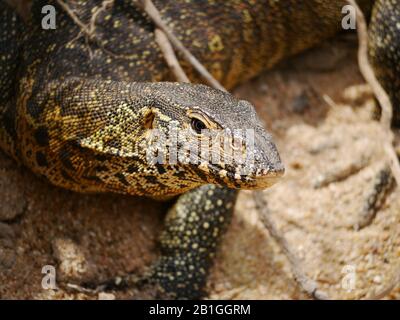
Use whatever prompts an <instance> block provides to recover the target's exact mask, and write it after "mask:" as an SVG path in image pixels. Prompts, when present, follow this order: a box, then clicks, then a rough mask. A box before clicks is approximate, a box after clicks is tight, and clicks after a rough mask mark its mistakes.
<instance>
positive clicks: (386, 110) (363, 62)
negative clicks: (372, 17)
mask: <svg viewBox="0 0 400 320" xmlns="http://www.w3.org/2000/svg"><path fill="white" fill-rule="evenodd" d="M347 2H348V3H349V4H350V5H351V6H353V7H354V8H355V10H356V15H357V34H358V41H359V49H358V64H359V68H360V72H361V74H362V75H363V77H364V79H365V81H366V82H367V83H368V84H369V85H370V86H371V88H372V91H373V92H374V94H375V96H376V98H377V99H378V101H379V104H380V106H381V108H382V116H381V124H382V129H383V131H384V133H385V135H386V139H384V145H383V148H384V151H385V152H386V155H387V158H388V160H389V166H390V169H391V171H392V174H393V176H394V178H395V180H396V183H397V185H398V186H400V163H399V159H398V157H397V154H396V151H395V149H394V146H393V141H394V135H393V132H392V131H391V123H392V117H393V107H392V104H391V102H390V98H389V96H388V94H387V93H386V91H385V90H384V89H383V87H382V86H381V84H380V83H379V81H378V79H377V78H376V76H375V73H374V70H373V68H372V67H371V65H370V63H369V61H368V29H367V23H366V21H365V17H364V15H363V13H362V11H361V9H360V8H359V6H358V5H357V3H356V1H355V0H347ZM399 283H400V273H399V274H397V275H396V276H395V277H394V278H393V279H392V281H391V284H390V285H388V287H387V288H386V289H384V290H382V292H380V293H378V295H376V296H375V298H376V299H381V298H383V297H384V296H386V295H388V294H389V293H390V292H391V291H392V290H393V289H394V288H395V287H396V286H397V285H398V284H399Z"/></svg>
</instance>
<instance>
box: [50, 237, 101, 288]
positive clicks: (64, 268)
mask: <svg viewBox="0 0 400 320" xmlns="http://www.w3.org/2000/svg"><path fill="white" fill-rule="evenodd" d="M52 246H53V252H54V257H55V258H56V259H57V261H58V262H59V266H58V271H59V274H58V276H60V278H61V280H64V281H72V282H85V281H90V280H91V279H92V278H93V276H94V273H95V268H94V265H93V264H92V263H90V262H89V261H88V260H87V258H86V256H85V254H84V252H83V249H82V248H81V247H80V246H79V245H78V244H76V243H75V242H73V241H72V240H71V239H67V238H57V239H55V240H54V241H53V243H52Z"/></svg>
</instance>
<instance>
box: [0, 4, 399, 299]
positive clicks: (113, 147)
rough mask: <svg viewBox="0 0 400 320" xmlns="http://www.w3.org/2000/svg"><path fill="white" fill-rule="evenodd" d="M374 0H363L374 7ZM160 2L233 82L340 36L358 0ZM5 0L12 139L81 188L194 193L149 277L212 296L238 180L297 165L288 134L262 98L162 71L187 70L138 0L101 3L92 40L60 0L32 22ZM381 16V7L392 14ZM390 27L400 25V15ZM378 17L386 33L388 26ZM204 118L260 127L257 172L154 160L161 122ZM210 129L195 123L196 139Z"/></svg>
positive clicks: (178, 290)
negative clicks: (149, 154) (162, 44)
mask: <svg viewBox="0 0 400 320" xmlns="http://www.w3.org/2000/svg"><path fill="white" fill-rule="evenodd" d="M372 2H373V1H362V4H363V7H364V8H365V9H366V11H368V10H369V8H370V6H371V4H372ZM377 2H378V4H377V7H378V9H375V11H374V12H375V15H376V12H378V13H379V12H382V10H383V9H382V8H386V7H387V6H388V3H390V4H389V5H396V4H398V0H392V1H389V0H387V1H384V0H382V1H377ZM67 3H68V5H69V7H70V8H71V9H72V10H73V12H75V14H76V15H77V16H78V17H79V19H80V20H81V21H82V22H83V23H85V24H89V23H90V19H91V17H92V16H93V12H94V10H95V8H94V7H95V5H96V6H97V8H99V7H100V6H101V1H94V0H91V1H68V2H67ZM154 3H155V5H156V7H157V8H159V10H160V12H161V15H162V17H163V19H164V20H165V21H166V22H167V23H168V25H169V26H170V28H171V29H172V30H173V31H174V33H175V34H176V35H177V36H178V38H180V39H181V40H182V41H183V43H184V44H185V46H186V47H187V48H188V49H189V50H190V51H191V52H192V53H193V54H194V55H195V56H196V57H198V58H199V60H200V61H202V63H203V64H204V65H205V67H206V68H207V69H208V70H210V71H211V73H212V74H213V75H214V77H216V78H217V79H218V80H219V81H220V82H221V83H222V84H223V85H225V86H226V87H227V88H232V87H233V86H235V85H236V84H238V83H240V82H242V81H245V80H247V79H249V78H251V77H253V76H255V75H257V74H258V73H260V72H261V71H262V70H265V69H268V68H271V67H272V66H274V65H275V64H276V63H277V62H279V61H281V60H282V59H284V58H285V57H288V56H291V55H294V54H296V53H298V52H301V51H303V50H305V49H307V48H309V47H312V46H314V45H316V44H317V43H319V42H321V41H322V40H324V39H326V38H328V37H330V36H332V35H334V34H335V33H336V32H337V31H338V30H340V28H341V24H340V21H341V18H342V13H341V8H342V6H343V5H344V4H345V2H344V1H331V0H326V1H325V0H322V1H321V0H310V1H298V0H282V1H272V0H271V1H261V0H248V1H243V0H237V1H222V0H221V1H216V0H208V1H206V0H204V1H183V0H179V1H172V0H167V1H166V0H163V1H161V0H159V1H154ZM45 4H53V5H55V7H56V9H57V29H56V30H42V29H41V18H42V15H41V7H42V6H43V5H45ZM0 6H1V8H0V9H1V12H2V13H1V14H2V16H1V20H0V26H1V27H2V33H0V35H1V37H0V45H1V46H0V50H1V51H0V53H1V56H2V57H4V58H3V59H2V60H1V62H0V71H1V72H2V74H3V75H4V76H3V77H2V78H0V79H1V83H0V84H1V89H0V90H1V91H0V99H1V100H0V123H1V125H0V144H1V147H2V148H3V149H4V150H5V151H6V152H7V153H9V154H10V155H12V156H14V157H15V158H16V159H17V160H18V161H21V162H22V163H24V164H25V165H26V166H28V167H30V168H31V169H32V170H33V171H34V172H35V173H37V174H38V175H41V176H44V177H46V178H47V179H48V180H49V181H51V182H52V183H53V184H55V185H58V186H62V187H64V188H68V189H71V190H75V191H80V192H119V193H126V194H133V195H143V196H152V197H171V196H175V195H178V194H183V195H182V196H180V197H179V198H178V200H177V202H176V204H175V205H174V206H173V208H172V209H171V210H170V211H169V213H168V215H167V219H166V228H165V231H164V232H163V234H162V236H161V252H162V256H161V257H160V259H159V261H158V262H157V263H156V264H155V265H154V266H153V267H152V268H151V269H150V271H149V273H148V275H147V276H146V278H145V279H146V281H144V282H146V283H147V284H150V285H154V286H155V287H156V288H158V289H159V291H160V292H164V293H166V294H167V296H168V297H176V298H198V297H200V296H201V295H202V294H203V291H202V288H203V286H204V282H205V279H206V275H207V272H208V268H209V266H210V264H211V261H212V257H213V255H214V253H215V248H216V245H217V243H218V240H219V239H220V236H221V235H222V233H223V231H224V230H225V228H226V226H227V223H228V221H229V220H230V216H231V214H232V211H233V207H234V204H235V201H236V196H237V191H235V190H234V189H260V188H265V187H268V186H270V185H271V184H273V183H274V182H275V181H276V179H277V178H278V177H279V176H281V175H282V173H283V165H282V164H281V162H280V159H279V155H278V153H277V150H276V148H275V145H274V143H273V142H272V139H271V137H270V135H269V134H268V133H267V132H266V131H265V130H264V129H263V127H262V125H261V123H260V121H259V119H258V118H257V116H256V114H255V111H254V108H253V107H252V106H251V105H250V104H249V103H248V102H245V101H238V100H237V99H235V98H234V97H232V96H231V95H229V94H226V93H222V92H220V91H217V90H214V89H211V88H208V87H206V86H202V85H190V84H177V83H167V82H159V81H168V80H173V76H172V75H171V73H170V71H169V69H168V67H167V65H166V63H165V62H164V58H163V56H162V54H161V52H160V50H159V48H158V45H157V44H156V43H155V41H154V33H153V31H154V26H153V24H152V23H151V21H150V20H149V19H148V18H147V17H146V16H145V15H144V14H143V13H142V12H141V11H140V10H139V9H137V6H135V3H134V1H129V0H126V1H116V3H115V4H114V6H113V7H112V8H107V9H106V10H104V11H103V12H101V13H100V14H98V15H97V18H96V21H95V23H94V25H95V30H94V31H95V32H94V37H92V38H90V39H88V38H87V37H85V35H84V34H82V33H80V29H79V27H78V26H77V24H76V23H75V22H74V21H73V20H72V19H71V17H69V16H68V15H67V14H66V12H65V11H64V10H62V8H60V7H58V5H57V4H56V3H55V2H52V1H35V3H34V6H33V9H32V11H33V12H32V20H31V22H30V23H29V26H28V28H26V30H27V31H21V29H22V26H21V23H20V22H19V21H17V20H16V17H15V15H14V14H13V13H12V12H11V11H10V10H8V9H6V7H5V5H4V4H3V3H1V4H0ZM394 13H396V14H397V15H398V11H396V10H390V11H385V12H384V14H385V17H386V18H387V17H388V16H390V15H392V14H394ZM377 17H378V18H377ZM397 18H398V17H397ZM374 19H376V20H379V14H377V16H374V17H373V21H374ZM387 21H389V19H387ZM397 21H398V19H397ZM388 28H389V31H390V32H391V34H392V36H394V35H397V37H398V31H396V28H393V23H392V24H390V23H389V24H388ZM14 30H15V35H13V36H12V37H10V33H11V32H14ZM374 30H375V31H374V32H372V33H371V37H372V42H373V43H374V42H375V40H376V39H377V38H378V36H379V35H381V34H382V32H383V31H382V30H381V29H380V28H376V29H374ZM397 39H398V38H397ZM396 44H397V45H398V44H399V42H398V41H397V42H396ZM387 45H388V46H391V44H390V41H388V42H387ZM376 48H381V47H380V46H371V55H375V56H376V57H378V58H379V57H381V56H382V54H384V53H382V52H381V51H382V50H376ZM385 52H386V51H385ZM397 58H398V55H389V57H386V58H385V59H388V60H389V61H387V60H385V62H387V65H389V66H390V65H393V63H395V62H397V60H398V59H397ZM181 63H182V65H183V67H184V69H185V71H186V72H187V74H188V75H189V76H190V78H191V80H192V81H193V82H200V81H201V79H200V78H199V77H198V75H197V74H196V73H195V72H194V71H193V70H192V68H191V66H189V65H188V64H187V63H186V62H185V61H181ZM396 65H398V64H396ZM377 68H379V64H377ZM385 75H386V73H385V72H384V73H383V74H382V75H380V78H381V79H383V77H384V76H385ZM395 78H396V76H395ZM392 79H393V77H392ZM150 82H158V83H150ZM396 88H397V89H398V86H397V87H396ZM397 92H398V90H397ZM193 119H199V120H201V121H202V122H203V123H204V124H205V126H206V127H207V128H213V129H232V130H233V129H253V130H254V132H255V149H254V159H255V161H254V163H252V164H249V165H247V164H246V169H248V174H247V175H239V174H238V170H239V169H241V168H243V166H244V165H243V164H240V163H238V162H236V161H233V162H232V163H230V164H226V163H223V162H222V161H221V162H219V163H217V164H212V163H210V162H207V161H205V159H202V161H200V162H199V163H190V164H187V163H184V162H183V161H181V160H179V161H178V163H176V164H174V165H168V164H151V163H149V162H148V161H147V160H146V157H145V155H146V151H147V150H148V149H149V148H150V147H149V146H150V140H151V134H149V132H150V131H149V129H159V130H161V131H163V130H164V131H165V130H167V128H168V126H169V125H170V124H172V123H173V124H175V125H176V126H177V127H178V128H180V129H186V128H189V131H190V127H191V125H192V121H193ZM200 139H202V136H201V135H199V134H196V133H195V132H194V131H193V130H192V131H191V134H190V135H189V141H188V143H189V144H190V145H194V144H196V143H198V141H199V140H200ZM178 147H179V148H181V147H182V146H181V145H179V146H178ZM229 148H231V149H234V146H233V145H232V144H230V146H229ZM210 183H211V184H210Z"/></svg>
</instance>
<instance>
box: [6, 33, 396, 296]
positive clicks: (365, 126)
mask: <svg viewBox="0 0 400 320" xmlns="http://www.w3.org/2000/svg"><path fill="white" fill-rule="evenodd" d="M356 48H357V42H356V39H355V37H354V36H348V35H347V36H344V35H342V36H339V37H338V38H337V39H334V40H331V41H329V42H327V43H326V44H324V45H323V46H322V47H321V48H318V49H314V50H312V51H310V52H308V53H306V54H303V55H301V56H299V57H296V58H294V59H292V60H290V61H288V62H286V63H285V64H283V65H281V66H279V67H278V68H276V69H275V70H274V71H270V72H267V73H265V74H264V75H262V76H260V77H258V78H257V79H255V80H253V81H251V82H249V83H247V84H245V85H243V86H241V87H240V88H238V89H237V90H236V91H235V94H236V95H237V96H238V97H241V98H244V99H247V100H250V101H251V102H252V103H253V104H254V105H255V106H256V108H257V111H258V113H259V115H260V116H261V117H262V119H263V120H264V121H265V124H266V127H267V128H268V129H270V130H271V131H272V132H273V134H274V136H275V138H276V141H277V144H278V148H279V150H280V153H281V156H282V158H283V161H284V163H285V165H286V175H285V177H284V179H283V180H282V181H281V182H280V183H279V184H277V185H276V186H274V187H272V188H271V189H269V190H266V191H265V192H264V193H265V199H266V201H267V202H268V205H269V209H270V214H271V217H272V219H273V221H274V222H275V223H276V224H277V226H278V227H279V230H280V232H281V233H282V234H283V235H284V236H285V237H286V238H287V240H288V242H289V244H290V245H291V247H292V249H293V251H294V252H296V253H297V254H298V255H299V256H300V257H301V259H302V261H303V262H304V268H305V271H306V273H307V275H308V276H309V277H310V278H312V279H314V280H315V281H316V282H317V284H318V286H319V289H321V290H323V291H325V292H326V293H327V294H328V295H329V297H330V298H335V299H364V298H369V297H373V296H374V294H376V293H377V292H379V291H380V290H382V289H383V288H386V287H387V286H388V285H389V284H390V283H391V281H392V279H393V277H395V275H396V274H398V273H399V272H400V268H399V265H400V197H399V193H400V191H399V189H398V188H394V190H392V191H391V192H390V193H389V194H388V196H387V197H386V199H385V200H384V202H383V204H382V206H381V207H380V209H379V210H378V212H377V214H376V217H375V219H374V220H373V221H372V222H371V224H370V225H368V226H366V227H364V228H362V229H360V230H358V229H357V228H356V226H357V225H358V224H359V223H360V221H362V219H363V206H365V202H366V199H367V195H368V192H370V190H371V189H372V185H373V181H374V180H373V179H374V177H375V176H376V173H377V171H378V169H379V168H381V167H382V164H383V151H382V134H381V132H380V130H379V125H378V123H377V122H376V120H375V118H376V116H377V114H376V105H375V101H374V99H373V97H372V95H371V93H370V90H369V88H368V86H366V85H364V84H363V80H362V79H361V76H360V74H359V72H358V68H357V62H356ZM0 172H1V174H0V194H1V203H0V221H2V222H0V284H1V285H0V298H3V299H27V298H28V299H58V298H60V299H113V298H126V297H127V295H126V294H125V293H119V292H114V293H112V294H106V293H100V294H96V295H94V294H89V293H82V292H78V291H76V290H75V289H73V288H69V287H68V285H67V284H68V283H70V284H71V283H72V284H79V283H81V282H83V281H88V280H104V279H108V278H109V277H111V276H116V275H124V274H125V273H127V272H129V271H138V272H140V271H141V270H143V269H144V267H145V266H147V265H149V264H150V263H151V261H152V260H153V259H155V257H156V256H157V246H156V239H157V235H158V234H159V233H160V230H161V228H162V220H163V216H164V211H165V207H166V205H165V204H163V203H159V202H155V201H153V200H148V199H140V198H134V197H128V196H118V195H109V194H104V195H81V194H75V193H72V192H69V191H65V190H62V189H59V188H56V187H53V186H51V185H49V184H48V183H47V182H46V181H43V180H40V179H39V178H37V177H35V176H34V175H33V174H31V173H30V172H29V170H27V169H25V168H23V167H20V166H18V165H17V164H16V163H15V162H14V161H13V160H11V159H9V158H8V157H7V156H5V155H4V154H3V153H0ZM332 177H333V178H332ZM45 265H52V266H55V267H56V268H57V285H58V288H57V289H55V290H44V289H42V285H41V283H42V278H43V276H44V274H42V268H43V266H45ZM208 292H209V298H211V299H221V298H227V299H307V298H308V296H307V295H306V294H304V293H303V292H302V291H301V290H300V289H299V288H298V286H297V285H296V282H295V281H294V279H293V276H292V273H291V270H290V265H289V263H288V260H287V259H286V257H285V255H284V254H283V253H282V251H281V249H280V248H279V247H278V246H277V244H276V243H275V241H274V240H273V239H272V238H271V237H270V235H269V234H268V232H267V231H266V230H265V228H264V227H263V225H262V224H261V222H260V219H259V215H258V213H257V211H256V210H255V208H254V203H253V200H252V197H251V192H248V191H242V192H241V194H240V197H239V201H238V204H237V206H236V210H235V215H234V219H233V222H232V225H231V226H230V228H229V230H228V232H227V234H226V236H225V238H224V240H223V243H222V245H221V247H220V250H219V253H218V257H217V260H216V263H215V266H214V267H213V268H212V271H211V275H210V277H209V281H208ZM135 297H136V298H140V297H141V293H140V292H139V293H137V294H136V296H135ZM386 298H391V299H399V298H400V288H399V287H397V288H395V289H394V290H392V292H391V293H390V294H389V295H387V296H386Z"/></svg>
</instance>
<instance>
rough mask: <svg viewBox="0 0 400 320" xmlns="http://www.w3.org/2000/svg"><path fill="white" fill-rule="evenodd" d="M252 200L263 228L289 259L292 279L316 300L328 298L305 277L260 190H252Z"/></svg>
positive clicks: (313, 282)
mask: <svg viewBox="0 0 400 320" xmlns="http://www.w3.org/2000/svg"><path fill="white" fill-rule="evenodd" d="M253 198H254V202H255V204H256V209H257V211H258V212H259V213H260V218H261V221H262V223H263V224H264V226H265V228H267V230H268V231H269V233H270V235H271V236H272V237H273V238H274V240H275V241H276V242H277V243H278V245H279V247H280V248H281V249H282V250H283V253H284V254H285V256H286V257H287V259H288V260H289V263H290V266H291V269H292V273H293V275H294V279H295V280H296V282H297V283H298V284H299V285H300V287H301V288H302V289H303V290H304V291H305V292H306V293H307V294H308V295H310V296H311V297H313V298H314V299H318V300H328V299H329V297H328V296H327V294H326V293H325V292H323V291H321V290H319V289H318V286H317V283H316V282H315V281H314V280H312V279H310V278H309V277H307V275H306V273H305V272H304V270H303V267H302V263H301V260H300V259H299V257H298V256H297V255H296V254H295V253H294V251H293V250H292V249H291V248H290V245H289V243H288V242H287V240H286V239H285V237H283V236H282V235H281V234H280V232H279V231H278V229H277V228H276V226H275V223H274V222H273V221H272V219H271V217H270V212H269V209H268V204H267V202H266V201H265V199H264V196H263V193H262V191H254V192H253Z"/></svg>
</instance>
